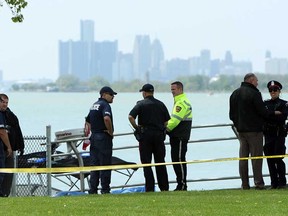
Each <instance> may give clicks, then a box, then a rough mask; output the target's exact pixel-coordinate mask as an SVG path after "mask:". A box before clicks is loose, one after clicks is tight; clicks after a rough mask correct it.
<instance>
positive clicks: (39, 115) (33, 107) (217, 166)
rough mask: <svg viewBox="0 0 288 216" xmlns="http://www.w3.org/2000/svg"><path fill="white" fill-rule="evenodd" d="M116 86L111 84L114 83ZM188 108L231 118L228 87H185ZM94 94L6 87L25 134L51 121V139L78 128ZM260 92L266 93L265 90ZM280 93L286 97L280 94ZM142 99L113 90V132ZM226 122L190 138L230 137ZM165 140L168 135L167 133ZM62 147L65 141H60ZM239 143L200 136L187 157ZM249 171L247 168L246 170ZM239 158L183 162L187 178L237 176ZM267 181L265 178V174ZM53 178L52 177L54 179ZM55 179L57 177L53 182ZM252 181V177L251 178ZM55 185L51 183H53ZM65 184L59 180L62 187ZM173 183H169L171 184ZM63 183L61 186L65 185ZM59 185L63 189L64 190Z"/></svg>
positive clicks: (225, 184)
mask: <svg viewBox="0 0 288 216" xmlns="http://www.w3.org/2000/svg"><path fill="white" fill-rule="evenodd" d="M115 90H116V89H115ZM187 95H188V97H189V98H190V100H191V102H192V108H193V125H194V126H199V125H209V124H226V123H231V122H230V120H229V116H228V110H229V96H230V93H214V94H208V93H188V94H187ZM98 97H99V94H98V93H96V92H90V93H44V92H35V93H34V92H33V93H27V92H11V93H9V107H10V108H11V109H12V111H14V112H15V113H16V115H17V116H18V118H19V120H20V125H21V128H22V131H23V134H24V135H46V126H47V125H51V129H52V135H53V136H52V139H54V138H55V136H54V133H55V132H57V131H60V130H67V129H74V128H82V127H83V125H84V117H85V116H86V115H87V113H88V111H89V108H90V106H91V105H92V103H93V102H94V101H96V100H97V98H98ZM155 97H156V98H158V99H160V100H162V101H163V102H164V103H165V104H166V106H167V108H168V110H169V111H171V109H172V107H173V97H172V95H171V93H157V92H156V93H155ZM263 98H268V95H267V94H264V96H263ZM283 98H285V97H284V96H283ZM141 99H142V94H141V93H138V92H137V93H118V94H117V95H116V97H115V98H114V102H113V104H111V106H112V111H113V117H114V126H115V133H116V134H118V133H127V132H131V128H130V126H129V122H128V113H129V111H130V110H131V109H132V107H133V106H134V105H135V104H136V101H138V100H141ZM232 136H233V132H232V130H230V128H226V127H225V128H217V129H215V128H214V129H212V128H209V129H197V130H196V129H195V130H192V134H191V139H192V140H198V139H207V138H209V139H210V138H217V137H232ZM166 141H168V139H166ZM129 145H137V142H136V140H135V139H134V137H133V136H122V137H115V138H114V147H123V146H129ZM61 148H62V149H63V148H64V146H61V147H60V150H61ZM238 148H239V143H238V141H237V140H230V141H219V142H209V143H208V142H207V143H206V142H203V143H194V144H189V146H188V153H187V160H204V159H216V158H232V157H237V156H238ZM166 152H167V153H166V155H167V156H166V162H170V161H171V158H170V148H169V146H167V148H166ZM113 154H114V156H117V157H120V158H122V159H124V160H126V161H131V162H136V163H140V159H139V152H138V149H137V148H134V149H131V150H120V151H114V153H113ZM263 171H264V173H268V171H267V165H266V161H264V165H263ZM250 174H252V172H251V170H250ZM168 175H169V180H175V175H174V172H173V169H172V166H168ZM238 175H239V174H238V161H223V162H207V163H196V164H195V163H193V164H190V165H188V178H187V179H204V178H216V177H227V176H238ZM125 181H126V179H125V178H123V176H119V174H117V173H115V172H113V173H112V185H121V184H123V183H124V182H125ZM143 181H144V177H143V171H142V169H139V170H138V171H137V172H135V174H134V176H133V177H132V178H131V180H130V183H131V184H138V183H143ZM265 182H266V183H267V184H269V183H270V181H269V179H265ZM53 184H54V183H53ZM57 184H58V183H56V185H57ZM251 184H252V180H251ZM53 186H55V185H53ZM239 186H240V180H229V181H221V182H220V181H212V182H202V183H200V182H199V183H198V182H197V183H189V185H188V187H189V189H190V190H202V189H204V190H208V189H220V188H235V187H239ZM62 187H64V186H61V189H62ZM174 187H175V185H171V189H174ZM64 189H65V188H64ZM64 189H63V190H64Z"/></svg>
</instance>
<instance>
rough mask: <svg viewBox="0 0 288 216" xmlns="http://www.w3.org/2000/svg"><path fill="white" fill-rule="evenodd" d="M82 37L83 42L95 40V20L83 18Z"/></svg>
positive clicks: (81, 22) (81, 25)
mask: <svg viewBox="0 0 288 216" xmlns="http://www.w3.org/2000/svg"><path fill="white" fill-rule="evenodd" d="M80 28H81V37H80V40H81V41H83V42H94V22H93V21H92V20H81V21H80Z"/></svg>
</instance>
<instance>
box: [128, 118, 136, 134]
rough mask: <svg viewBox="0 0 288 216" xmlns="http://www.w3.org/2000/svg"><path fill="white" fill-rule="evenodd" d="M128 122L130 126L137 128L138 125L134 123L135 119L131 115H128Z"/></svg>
mask: <svg viewBox="0 0 288 216" xmlns="http://www.w3.org/2000/svg"><path fill="white" fill-rule="evenodd" d="M128 119H129V122H130V123H131V125H132V127H133V128H135V130H137V128H138V125H137V124H136V120H135V118H134V117H133V116H132V115H129V116H128Z"/></svg>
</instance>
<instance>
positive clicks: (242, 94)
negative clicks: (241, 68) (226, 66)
mask: <svg viewBox="0 0 288 216" xmlns="http://www.w3.org/2000/svg"><path fill="white" fill-rule="evenodd" d="M257 86H258V79H257V77H256V75H255V74H253V73H248V74H246V76H245V77H244V82H242V83H241V86H240V88H238V89H236V90H235V91H234V92H233V93H232V95H231V96H230V111H229V117H230V119H231V120H232V121H233V123H234V126H235V127H236V129H237V131H238V133H239V141H240V150H239V157H240V158H245V157H249V155H251V157H262V156H263V124H264V118H266V117H268V116H270V115H278V114H281V113H280V112H279V111H275V112H274V111H268V110H267V109H266V108H265V105H264V102H263V100H262V95H261V93H260V92H259V90H258V89H257ZM262 164H263V160H262V159H254V160H252V168H253V174H254V184H255V189H264V180H263V175H262ZM239 172H240V177H241V180H242V189H244V190H245V189H246V190H247V189H250V184H249V174H248V160H239Z"/></svg>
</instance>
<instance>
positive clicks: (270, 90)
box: [269, 88, 279, 92]
mask: <svg viewBox="0 0 288 216" xmlns="http://www.w3.org/2000/svg"><path fill="white" fill-rule="evenodd" d="M277 91H279V89H278V88H271V89H269V92H277Z"/></svg>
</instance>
